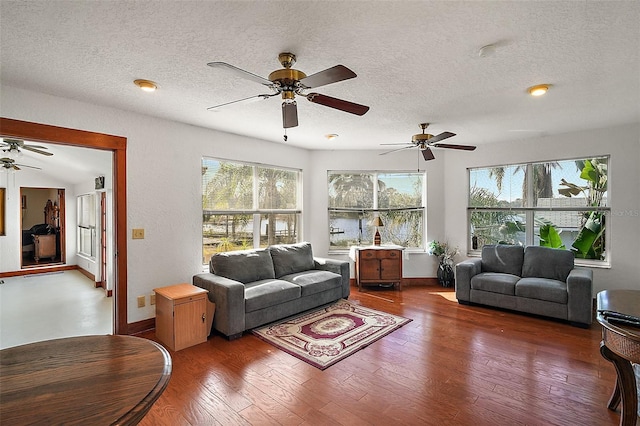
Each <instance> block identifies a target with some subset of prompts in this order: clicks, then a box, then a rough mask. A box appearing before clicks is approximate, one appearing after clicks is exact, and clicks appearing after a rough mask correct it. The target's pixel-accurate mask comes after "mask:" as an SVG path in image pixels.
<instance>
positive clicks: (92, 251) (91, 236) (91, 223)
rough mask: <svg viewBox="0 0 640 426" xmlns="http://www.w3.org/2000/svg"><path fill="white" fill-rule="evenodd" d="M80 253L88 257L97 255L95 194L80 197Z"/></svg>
mask: <svg viewBox="0 0 640 426" xmlns="http://www.w3.org/2000/svg"><path fill="white" fill-rule="evenodd" d="M78 253H79V254H81V255H84V256H87V257H95V255H96V197H95V195H94V194H86V195H80V196H79V197H78Z"/></svg>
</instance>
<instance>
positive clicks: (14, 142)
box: [0, 139, 53, 156]
mask: <svg viewBox="0 0 640 426" xmlns="http://www.w3.org/2000/svg"><path fill="white" fill-rule="evenodd" d="M0 149H1V150H2V151H3V152H4V153H6V154H8V155H10V156H11V155H16V154H20V152H21V151H20V149H26V150H27V151H31V152H35V153H38V154H42V155H48V156H49V155H53V154H52V153H50V152H46V151H42V150H43V149H48V148H47V147H46V146H40V145H27V144H25V143H24V141H21V140H19V139H4V140H3V141H2V142H1V143H0Z"/></svg>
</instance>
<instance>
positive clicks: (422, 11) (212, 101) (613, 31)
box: [0, 0, 640, 149]
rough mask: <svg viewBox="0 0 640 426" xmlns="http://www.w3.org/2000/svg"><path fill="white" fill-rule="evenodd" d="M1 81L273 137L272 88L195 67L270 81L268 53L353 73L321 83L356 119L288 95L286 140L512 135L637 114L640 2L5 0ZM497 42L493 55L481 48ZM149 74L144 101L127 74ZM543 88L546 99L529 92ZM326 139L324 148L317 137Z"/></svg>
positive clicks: (368, 142) (470, 140)
mask: <svg viewBox="0 0 640 426" xmlns="http://www.w3.org/2000/svg"><path fill="white" fill-rule="evenodd" d="M0 8H1V9H0V12H1V22H0V24H1V25H0V26H1V37H2V38H1V51H0V54H1V59H2V73H1V76H0V78H1V79H2V83H3V84H7V85H10V86H15V87H20V88H27V89H30V90H35V91H39V92H43V93H48V94H52V95H56V96H62V97H67V98H72V99H77V100H81V101H85V102H90V103H94V104H100V105H106V106H111V107H115V108H120V109H124V110H130V111H135V112H138V113H142V114H147V115H152V116H157V117H161V118H165V119H170V120H176V121H180V122H184V123H189V124H193V125H198V126H203V127H208V128H212V129H219V130H223V131H227V132H232V133H237V134H241V135H248V136H252V137H256V138H262V139H266V140H271V141H276V142H281V143H284V142H282V140H283V138H282V135H283V129H282V122H281V112H280V110H281V108H280V102H281V101H280V100H279V99H278V98H277V97H274V98H271V99H269V100H264V101H260V102H253V103H241V104H235V105H230V106H227V107H224V108H220V109H218V110H217V111H216V112H211V111H207V107H209V106H212V105H217V104H220V103H224V102H228V101H232V100H236V99H240V98H243V97H248V96H252V95H258V94H260V93H264V88H263V86H261V85H260V84H258V83H255V82H251V81H248V80H243V79H240V78H238V77H237V76H236V75H234V74H233V73H230V72H228V71H225V70H220V69H213V68H210V67H208V66H207V65H206V64H207V63H208V62H211V61H224V62H228V63H231V64H233V65H235V66H237V67H239V68H242V69H245V70H247V71H250V72H252V73H254V74H257V75H260V76H264V77H267V76H268V75H269V73H270V72H272V71H274V70H276V69H279V68H281V66H280V64H279V63H278V61H277V56H278V53H279V52H284V51H290V52H293V53H295V54H296V55H297V57H298V61H297V63H296V64H295V66H294V68H296V69H299V70H301V71H303V72H305V73H306V74H307V75H310V74H313V73H315V72H318V71H321V70H324V69H326V68H329V67H331V66H333V65H336V64H342V65H345V66H347V67H349V68H350V69H352V70H353V71H355V72H356V73H357V74H358V77H357V78H355V79H352V80H347V81H343V82H340V83H335V84H332V85H328V86H325V87H321V88H318V89H317V92H319V93H322V94H326V95H329V96H333V97H338V98H342V99H346V100H350V101H354V102H357V103H361V104H365V105H368V106H370V107H371V109H370V111H369V112H368V113H367V114H366V115H364V116H362V117H358V116H355V115H351V114H347V113H343V112H340V111H336V110H333V109H330V108H327V107H324V106H321V105H317V104H311V103H310V102H308V101H307V100H305V99H304V98H300V97H299V98H298V116H299V123H300V125H299V126H298V127H296V128H292V129H289V130H288V131H287V133H288V136H289V137H288V142H286V143H287V144H289V145H295V146H301V147H304V148H309V149H343V148H344V149H347V148H348V149H381V148H384V147H380V145H379V144H381V143H393V142H408V141H410V140H411V135H413V134H415V133H419V132H420V129H419V127H418V124H419V123H420V122H431V123H433V124H432V125H431V127H430V128H429V130H430V133H433V134H437V133H440V132H442V131H445V130H447V131H451V132H454V133H456V134H457V136H456V137H455V138H452V139H449V141H450V142H451V143H457V144H482V143H488V142H497V141H504V140H517V139H523V138H528V137H531V136H541V135H550V134H555V133H563V132H570V131H574V130H584V129H591V128H599V127H606V126H610V125H616V124H622V123H630V122H638V121H640V59H639V57H640V25H639V24H638V23H639V22H640V2H638V1H625V2H613V1H603V2H596V1H549V2H543V1H517V2H509V1H500V2H489V1H469V2H463V1H366V2H365V1H340V2H338V1H167V0H165V1H154V2H148V1H117V0H115V1H89V0H85V1H82V0H74V1H6V0H2V2H1V3H0ZM487 44H495V46H496V49H495V53H494V54H493V55H490V56H486V57H480V56H479V55H478V50H479V49H480V48H481V47H482V46H484V45H487ZM137 78H145V79H150V80H153V81H155V82H157V83H158V86H159V90H158V91H157V92H155V93H153V94H147V93H144V92H142V91H140V90H139V89H137V88H136V87H135V86H134V84H133V80H135V79H137ZM539 83H550V84H552V85H553V87H552V89H551V90H550V91H549V93H548V94H547V95H546V96H544V97H542V98H532V97H530V96H528V95H526V88H527V87H529V86H532V85H534V84H539ZM328 133H337V134H339V135H340V137H339V138H337V139H335V140H333V141H328V140H326V139H325V138H324V137H323V135H325V134H328Z"/></svg>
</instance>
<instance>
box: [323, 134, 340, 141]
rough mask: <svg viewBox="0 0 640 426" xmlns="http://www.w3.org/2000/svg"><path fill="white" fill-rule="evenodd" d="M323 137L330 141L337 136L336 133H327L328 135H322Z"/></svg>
mask: <svg viewBox="0 0 640 426" xmlns="http://www.w3.org/2000/svg"><path fill="white" fill-rule="evenodd" d="M324 137H325V138H327V139H329V140H330V141H332V140H334V139H335V138H337V137H338V135H337V134H335V133H329V134H328V135H324Z"/></svg>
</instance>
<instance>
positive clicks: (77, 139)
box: [0, 117, 141, 334]
mask: <svg viewBox="0 0 640 426" xmlns="http://www.w3.org/2000/svg"><path fill="white" fill-rule="evenodd" d="M0 135H2V136H8V137H13V138H19V139H28V140H31V141H40V142H47V143H53V144H61V145H71V146H79V147H86V148H91V149H101V150H108V151H112V152H113V204H114V205H113V212H114V220H113V222H114V223H113V225H114V226H113V228H114V232H113V234H114V253H113V257H112V258H113V259H114V268H113V269H114V271H113V272H114V273H113V276H114V291H115V295H114V297H115V312H114V327H113V330H114V334H132V333H135V332H137V331H141V330H137V329H135V327H129V324H128V321H127V238H126V237H127V194H126V163H127V161H126V158H127V154H126V150H127V139H126V138H124V137H121V136H112V135H106V134H103V133H95V132H88V131H84V130H76V129H68V128H64V127H57V126H50V125H46V124H40V123H32V122H28V121H21V120H14V119H10V118H4V117H0ZM47 269H50V270H52V271H55V270H56V269H55V266H54V267H51V268H43V271H47ZM0 276H2V274H0Z"/></svg>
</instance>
